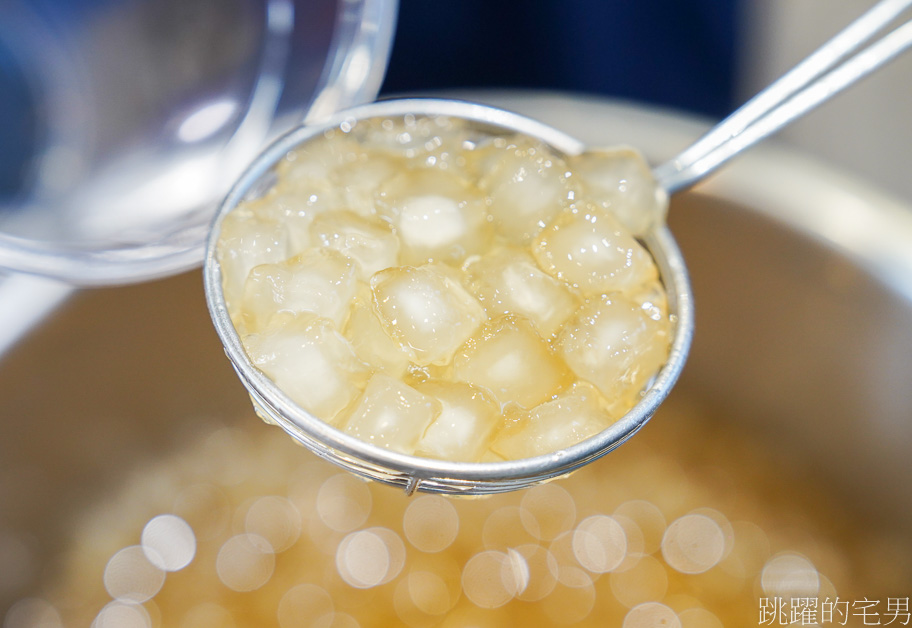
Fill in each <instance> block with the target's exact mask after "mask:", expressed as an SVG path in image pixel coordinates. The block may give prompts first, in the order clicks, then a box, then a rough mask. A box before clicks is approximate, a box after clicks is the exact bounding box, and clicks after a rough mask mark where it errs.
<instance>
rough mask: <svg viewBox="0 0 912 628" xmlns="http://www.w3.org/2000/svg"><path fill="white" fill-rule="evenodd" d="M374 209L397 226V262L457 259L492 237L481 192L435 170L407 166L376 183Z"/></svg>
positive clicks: (472, 251) (464, 256)
mask: <svg viewBox="0 0 912 628" xmlns="http://www.w3.org/2000/svg"><path fill="white" fill-rule="evenodd" d="M377 211H378V213H379V214H380V215H381V216H382V217H384V218H385V219H387V220H389V221H390V222H391V223H392V224H393V226H394V227H395V228H396V233H397V234H398V235H399V241H400V243H401V245H402V257H401V262H402V263H404V264H412V265H419V264H424V263H426V262H429V261H438V262H452V263H458V262H460V261H462V260H463V259H465V258H466V257H467V256H468V255H471V254H473V253H477V252H480V251H482V250H483V249H484V247H485V246H486V245H487V243H488V241H489V240H490V237H491V230H490V225H489V224H488V222H487V220H486V217H485V202H484V198H483V197H482V195H481V193H480V192H479V191H478V190H477V189H475V188H473V187H472V186H470V185H468V184H466V183H465V182H463V181H462V180H461V179H460V178H459V177H457V176H455V175H452V174H449V173H446V172H441V171H438V170H426V169H425V170H411V171H406V172H402V173H400V174H399V175H398V176H397V177H395V178H394V179H392V180H390V181H389V182H387V183H386V184H385V185H383V186H381V188H380V190H379V192H378V194H377Z"/></svg>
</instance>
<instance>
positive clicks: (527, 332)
mask: <svg viewBox="0 0 912 628" xmlns="http://www.w3.org/2000/svg"><path fill="white" fill-rule="evenodd" d="M453 364H454V366H455V376H456V379H459V380H461V381H464V382H468V383H470V384H474V385H476V386H480V387H482V388H484V389H486V390H488V391H490V392H491V393H492V394H493V395H494V397H495V398H496V399H497V401H499V402H500V403H501V404H507V403H511V402H513V403H518V404H519V405H521V406H523V407H526V408H531V407H533V406H536V405H538V404H540V403H542V402H543V401H546V400H548V399H550V398H551V397H552V396H553V395H555V394H557V393H558V392H560V391H561V389H563V388H564V387H566V386H567V385H569V384H570V383H571V381H572V379H571V373H570V372H569V370H568V369H567V367H566V365H565V364H564V363H563V361H562V360H561V358H560V357H558V356H557V355H555V354H554V353H553V352H552V351H551V347H550V345H549V344H548V342H546V341H545V340H543V339H542V337H541V336H539V335H538V332H536V331H535V327H533V325H532V323H531V322H530V321H529V320H528V319H526V318H523V317H521V316H501V317H498V318H496V319H494V320H491V321H489V322H488V323H486V324H485V325H484V327H482V329H481V330H480V331H479V332H478V333H477V334H476V335H475V336H473V337H472V338H470V339H469V340H468V342H466V344H465V345H464V346H463V347H461V348H460V350H459V352H458V353H457V354H456V356H455V357H454V359H453Z"/></svg>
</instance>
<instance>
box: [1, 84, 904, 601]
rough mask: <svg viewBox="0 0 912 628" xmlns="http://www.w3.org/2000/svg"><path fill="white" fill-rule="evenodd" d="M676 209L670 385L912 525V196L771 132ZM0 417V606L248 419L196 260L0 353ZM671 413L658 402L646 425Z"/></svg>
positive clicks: (643, 129)
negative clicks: (767, 143)
mask: <svg viewBox="0 0 912 628" xmlns="http://www.w3.org/2000/svg"><path fill="white" fill-rule="evenodd" d="M462 96H466V97H469V98H472V99H476V100H485V101H487V102H490V103H491V104H494V105H496V106H502V107H506V108H513V109H516V110H519V111H521V112H522V113H525V114H526V115H529V116H531V117H537V118H539V119H541V120H543V121H545V122H547V123H551V124H553V125H555V126H557V127H558V128H561V129H562V130H565V131H566V132H567V133H569V134H570V135H574V136H578V137H584V138H587V139H588V140H589V141H590V142H591V143H592V144H606V145H607V144H611V143H618V142H620V143H629V144H634V145H637V146H640V147H641V148H642V149H643V150H644V151H645V152H646V153H647V155H649V156H650V158H652V159H653V160H655V161H660V160H662V159H663V158H665V157H668V156H670V155H672V154H674V153H675V152H676V151H677V150H679V149H680V148H681V147H683V146H685V145H686V144H687V143H688V141H689V140H690V139H692V138H693V137H695V136H696V135H697V134H698V133H699V131H700V130H701V129H702V128H703V127H704V125H703V123H702V122H700V121H693V120H689V119H684V118H682V117H680V116H677V115H669V114H666V113H662V112H655V111H649V110H645V109H643V108H639V107H633V106H628V105H621V104H617V103H611V102H604V101H597V100H588V99H580V98H568V97H563V96H551V95H541V94H462ZM670 224H671V228H672V231H673V233H674V234H675V237H676V238H677V240H678V242H679V244H680V246H681V249H682V250H683V253H684V256H685V259H686V260H687V262H688V264H689V266H690V269H691V274H692V280H693V286H694V294H695V301H696V316H697V332H696V336H695V340H694V345H693V350H692V354H691V358H690V362H689V364H688V365H687V367H686V368H685V371H684V375H683V376H682V379H681V381H680V383H679V384H678V388H677V389H676V391H675V393H673V395H672V397H674V396H675V394H681V395H688V396H692V397H695V398H698V399H701V400H703V401H705V403H706V405H707V406H711V407H713V408H715V409H716V413H717V414H719V415H720V416H721V417H723V418H722V421H723V422H731V421H738V422H741V423H743V424H744V425H745V426H746V429H747V430H749V431H750V433H751V434H752V435H753V438H754V440H753V445H752V447H753V448H755V451H760V452H763V454H764V455H765V456H768V457H769V458H770V459H772V460H788V461H791V462H797V463H799V464H798V467H796V468H806V469H812V470H813V472H814V473H820V474H822V476H823V477H824V478H825V479H826V481H827V482H828V484H829V485H830V486H831V487H832V490H833V492H834V494H835V495H836V496H837V497H838V499H840V500H841V503H842V504H844V508H845V510H846V512H847V513H853V514H855V515H858V516H860V517H862V518H866V519H872V520H873V519H877V520H879V521H884V522H886V525H887V526H888V527H889V528H890V529H892V531H893V532H894V533H896V534H897V535H902V536H906V537H908V531H909V530H910V529H912V492H910V491H908V490H907V489H906V488H905V487H907V486H908V485H909V483H910V482H912V460H910V456H909V452H910V451H912V386H909V385H908V384H909V379H910V373H912V208H910V207H907V206H906V205H904V204H902V203H900V202H897V201H895V200H892V199H890V198H887V197H885V196H883V195H881V194H879V193H878V192H877V191H876V190H873V189H871V188H869V187H867V186H865V185H864V184H862V183H858V182H856V181H853V180H852V179H851V178H850V177H848V176H845V175H844V174H842V173H838V172H835V171H833V170H831V169H829V168H826V167H824V166H821V165H819V164H817V163H814V162H811V161H808V160H806V159H804V158H802V157H801V156H799V155H796V154H794V153H792V152H789V151H787V150H784V149H781V148H776V147H762V148H759V149H757V150H755V151H754V152H752V153H751V154H749V155H747V156H745V157H744V158H742V159H741V160H739V161H738V162H736V163H735V164H733V165H732V166H731V167H730V168H728V169H727V170H725V171H724V172H722V173H720V174H719V175H717V177H716V178H714V179H712V180H711V181H710V182H708V183H707V184H704V185H702V186H700V187H698V188H697V189H696V190H694V191H692V192H690V193H687V194H683V195H681V196H680V197H676V198H675V199H674V202H673V205H672V208H671V212H670ZM0 417H2V420H0V617H2V616H3V614H4V613H5V610H6V608H7V607H8V606H9V605H10V604H12V603H13V602H14V601H15V600H17V599H20V598H21V597H23V596H25V595H28V594H29V593H30V592H32V591H35V590H38V589H40V588H41V587H42V586H45V585H46V584H47V583H48V582H50V581H52V580H53V579H54V578H55V577H56V576H57V575H58V572H57V569H58V563H57V562H56V561H57V559H58V557H59V553H60V550H61V548H63V547H64V546H65V545H66V543H67V542H68V538H69V535H70V532H69V531H70V530H71V526H72V524H73V521H74V520H75V518H76V517H77V516H78V514H79V513H80V512H81V511H83V510H84V509H85V508H86V507H87V506H89V505H91V504H96V503H98V502H99V501H100V500H103V499H105V498H106V497H110V496H111V495H113V494H114V492H115V491H116V489H117V487H118V486H119V485H120V483H121V481H122V478H123V477H125V476H126V475H128V474H130V473H132V472H134V471H135V470H136V469H139V468H141V466H142V465H143V464H145V463H147V462H150V461H152V462H154V461H156V460H160V459H161V458H162V457H163V456H165V455H167V454H168V453H169V452H171V451H174V450H175V449H176V448H177V447H178V446H179V445H180V444H181V443H182V442H184V441H186V439H187V436H188V434H189V433H190V432H191V431H192V429H193V428H192V426H193V425H195V424H197V423H198V422H199V421H201V420H208V419H217V420H219V421H222V422H228V423H245V424H247V423H250V422H252V421H255V420H256V419H255V418H254V417H253V413H252V411H251V410H250V407H249V401H248V399H247V398H246V394H245V392H244V389H243V387H242V386H241V384H240V383H239V382H238V381H237V379H236V377H235V376H234V374H233V372H232V370H231V367H230V365H229V363H228V361H227V360H226V359H225V357H224V354H223V352H222V349H221V346H220V344H219V342H218V339H217V337H216V335H215V332H214V331H213V330H212V327H211V323H210V321H209V317H208V314H207V311H206V306H205V303H204V299H203V292H202V282H201V280H200V277H199V276H198V274H197V273H191V274H185V275H182V276H178V277H174V278H171V279H166V280H162V281H157V282H154V283H148V284H145V285H140V286H131V287H126V288H116V289H106V290H101V291H87V292H83V293H80V294H79V295H77V296H76V297H75V298H74V299H72V300H71V301H70V302H69V303H68V304H67V305H66V307H65V308H63V309H62V310H61V311H59V312H58V313H57V314H56V315H55V316H54V317H53V318H52V319H51V320H49V322H48V323H47V324H45V325H44V326H43V328H41V329H40V330H38V331H37V332H36V333H34V334H33V335H32V336H31V337H29V338H27V339H26V340H25V341H23V342H22V343H21V344H19V345H18V346H17V347H16V348H15V349H14V350H13V351H12V352H10V353H9V354H7V356H6V357H5V358H4V360H3V361H2V362H0ZM663 420H664V417H663V414H662V413H661V411H660V413H659V414H658V415H657V416H656V418H655V419H653V421H652V423H651V424H650V426H649V427H648V428H647V429H646V430H644V434H642V435H638V436H637V437H636V438H649V434H650V433H658V432H660V431H661V430H663ZM262 429H269V428H266V427H262ZM677 429H681V426H678V427H677ZM707 447H709V445H707ZM307 455H310V454H308V453H306V452H305V451H303V450H302V451H301V456H307ZM703 455H705V456H709V457H711V456H712V455H713V452H712V451H711V449H708V450H707V451H706V452H704V454H703ZM596 464H599V465H601V464H605V465H609V464H611V456H608V457H607V458H606V459H605V460H603V461H599V462H597V463H596ZM879 593H880V592H878V591H872V592H868V594H869V595H878V594H879Z"/></svg>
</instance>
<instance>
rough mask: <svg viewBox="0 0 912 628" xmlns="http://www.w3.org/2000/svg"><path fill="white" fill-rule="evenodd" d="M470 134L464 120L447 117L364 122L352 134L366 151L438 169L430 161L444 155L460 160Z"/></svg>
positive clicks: (387, 119) (360, 122) (407, 117)
mask: <svg viewBox="0 0 912 628" xmlns="http://www.w3.org/2000/svg"><path fill="white" fill-rule="evenodd" d="M466 134H467V130H466V125H465V123H464V122H463V121H462V120H459V119H456V118H449V117H447V116H409V115H407V116H405V117H404V118H401V119H391V118H386V119H373V120H361V121H359V122H358V124H357V125H356V126H355V128H354V129H353V130H352V136H353V137H356V138H357V139H358V140H359V142H360V143H361V144H362V145H363V146H364V147H365V148H367V149H369V150H372V151H376V152H380V153H386V154H390V155H395V156H398V157H405V158H408V159H409V160H410V161H411V163H412V164H414V165H435V164H434V163H430V164H428V162H427V158H428V157H430V156H435V155H440V154H441V153H442V152H444V151H445V152H448V153H450V154H452V155H453V157H457V156H458V154H459V153H460V152H461V151H460V150H459V149H460V146H461V143H462V140H463V138H464V137H465V136H466Z"/></svg>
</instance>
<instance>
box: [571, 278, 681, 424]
mask: <svg viewBox="0 0 912 628" xmlns="http://www.w3.org/2000/svg"><path fill="white" fill-rule="evenodd" d="M669 338H670V329H669V323H668V320H667V319H666V318H662V319H660V320H655V319H654V318H652V317H651V316H650V314H649V311H648V308H644V307H642V306H641V305H640V304H638V303H636V302H634V301H633V300H631V299H630V298H628V297H626V296H624V295H622V294H618V293H614V294H608V295H602V296H600V297H597V298H593V299H591V300H590V301H588V302H587V303H585V304H584V305H583V306H582V307H581V308H580V309H579V311H578V312H577V313H576V314H575V315H574V316H573V318H571V319H570V320H569V321H568V322H567V324H566V325H565V326H564V329H563V330H562V331H561V334H560V336H559V337H558V347H559V353H560V355H561V356H562V357H563V359H564V360H565V361H566V363H567V364H568V365H569V366H570V368H571V369H573V372H574V373H576V375H577V376H579V377H580V378H582V379H584V380H586V381H589V382H591V383H592V384H595V386H596V387H597V388H598V389H599V390H600V391H601V392H602V394H603V395H605V398H606V400H607V401H608V403H609V404H611V406H612V407H613V408H621V409H626V408H629V407H630V406H632V405H633V404H634V403H635V401H636V397H637V396H638V394H639V392H640V390H641V389H642V388H643V386H644V385H645V384H646V382H647V381H648V380H649V378H650V377H652V375H653V374H654V373H656V372H657V371H658V370H659V368H660V367H661V366H662V364H663V363H664V362H665V360H666V359H667V357H668V344H669Z"/></svg>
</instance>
